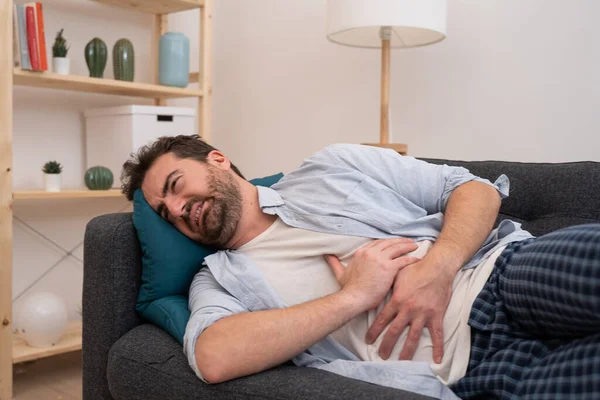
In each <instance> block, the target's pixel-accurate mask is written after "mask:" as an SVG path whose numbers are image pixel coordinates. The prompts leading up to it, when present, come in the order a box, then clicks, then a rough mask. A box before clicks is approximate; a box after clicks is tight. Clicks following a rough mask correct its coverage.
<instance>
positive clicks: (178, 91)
mask: <svg viewBox="0 0 600 400" xmlns="http://www.w3.org/2000/svg"><path fill="white" fill-rule="evenodd" d="M13 82H14V84H15V85H18V86H31V87H37V88H44V89H57V90H69V91H74V92H86V93H101V94H112V95H117V96H131V97H145V98H148V97H150V98H154V97H162V98H169V99H172V98H178V97H179V98H181V97H202V91H201V90H199V89H182V88H176V87H169V86H161V85H154V84H150V83H139V82H124V81H116V80H113V79H103V78H90V77H87V76H78V75H58V74H54V73H52V72H48V71H44V72H39V71H24V70H22V69H14V70H13Z"/></svg>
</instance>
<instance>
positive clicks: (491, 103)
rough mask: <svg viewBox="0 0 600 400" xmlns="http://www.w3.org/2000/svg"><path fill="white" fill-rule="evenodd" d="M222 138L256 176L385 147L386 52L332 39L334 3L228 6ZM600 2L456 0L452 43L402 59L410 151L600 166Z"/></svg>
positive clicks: (404, 53)
mask: <svg viewBox="0 0 600 400" xmlns="http://www.w3.org/2000/svg"><path fill="white" fill-rule="evenodd" d="M216 3H217V4H216V12H215V73H214V88H215V90H214V99H215V108H214V137H215V143H216V144H217V145H220V146H222V147H223V149H224V150H226V151H227V153H228V154H229V155H230V157H231V158H232V159H233V160H234V162H237V163H238V164H240V168H242V171H244V172H245V173H246V174H247V175H249V176H255V175H261V174H268V173H270V172H273V171H275V170H280V169H282V170H286V171H289V170H290V169H292V168H294V167H295V166H296V165H297V164H298V163H299V161H300V160H301V158H303V157H304V156H306V155H308V154H310V153H311V152H313V151H316V150H318V149H319V148H321V147H322V146H325V145H327V144H329V143H333V142H353V143H360V142H371V141H378V139H379V95H380V94H379V85H380V81H379V79H380V52H379V51H378V50H368V49H356V48H350V47H344V46H340V45H337V44H333V43H331V42H328V41H327V40H326V36H325V15H324V14H325V13H324V11H325V1H324V0H303V1H280V0H261V1H254V2H246V1H243V0H220V1H217V2H216ZM598 15H600V2H598V1H596V0H573V1H569V2H565V1H562V0H526V1H523V0H495V1H492V0H485V1H481V0H449V1H448V36H447V38H446V39H445V40H444V41H442V42H441V43H438V44H435V45H431V46H427V47H422V48H417V49H410V50H395V51H393V55H392V88H391V90H392V128H393V132H394V133H393V139H394V141H395V142H399V143H407V144H408V145H409V154H411V155H414V156H422V157H439V158H454V159H467V160H480V159H500V160H519V161H548V162H559V161H569V160H586V159H587V160H600V151H599V149H600V134H599V132H598V127H599V126H600V112H598V111H597V110H598V109H599V108H600V78H599V76H600V75H599V73H598V65H600V46H598V44H597V40H596V38H597V22H596V19H597V18H596V17H597V16H598Z"/></svg>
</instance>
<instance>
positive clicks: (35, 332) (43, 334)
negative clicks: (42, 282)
mask: <svg viewBox="0 0 600 400" xmlns="http://www.w3.org/2000/svg"><path fill="white" fill-rule="evenodd" d="M67 323H68V315H67V306H66V304H65V302H64V301H63V300H62V299H61V298H60V297H58V296H57V295H55V294H54V293H50V292H38V293H32V294H30V295H28V296H27V297H26V298H25V299H23V302H22V303H21V306H20V307H19V310H18V312H17V315H16V318H15V327H16V328H17V329H18V332H19V334H20V335H21V336H22V337H23V338H24V339H25V341H26V342H27V344H28V345H29V346H33V347H45V346H53V345H54V344H56V342H57V341H58V340H59V339H60V337H61V336H62V334H63V332H64V330H65V328H66V327H67Z"/></svg>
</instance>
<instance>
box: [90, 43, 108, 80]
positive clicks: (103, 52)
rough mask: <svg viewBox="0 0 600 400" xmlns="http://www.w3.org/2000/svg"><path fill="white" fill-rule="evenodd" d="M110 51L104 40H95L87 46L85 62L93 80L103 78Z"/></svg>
mask: <svg viewBox="0 0 600 400" xmlns="http://www.w3.org/2000/svg"><path fill="white" fill-rule="evenodd" d="M107 59H108V50H107V48H106V43H104V42H103V41H102V39H98V38H94V39H92V40H90V42H89V43H88V44H87V46H85V62H86V63H87V66H88V69H89V70H90V76H91V77H93V78H103V77H104V69H105V68H106V60H107Z"/></svg>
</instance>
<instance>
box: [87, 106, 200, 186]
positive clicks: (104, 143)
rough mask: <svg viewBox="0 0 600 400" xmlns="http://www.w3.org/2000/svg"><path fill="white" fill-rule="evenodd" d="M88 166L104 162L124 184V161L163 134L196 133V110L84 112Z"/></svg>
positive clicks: (147, 108) (134, 108)
mask: <svg viewBox="0 0 600 400" xmlns="http://www.w3.org/2000/svg"><path fill="white" fill-rule="evenodd" d="M84 116H85V133H86V156H87V157H86V159H87V162H86V169H87V168H90V167H93V166H97V165H101V166H103V167H107V168H108V169H110V170H111V172H112V173H113V175H114V178H115V179H114V183H113V187H114V188H118V187H121V179H120V178H121V171H122V169H123V164H124V163H125V161H127V160H128V159H129V157H130V155H131V153H133V152H136V151H137V150H138V149H139V148H140V147H142V146H144V145H146V144H149V143H152V142H154V141H155V140H156V139H158V138H159V137H161V136H175V135H193V134H196V123H195V121H196V119H195V118H196V110H195V109H193V108H182V107H156V106H124V107H109V108H95V109H90V110H85V111H84Z"/></svg>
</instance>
